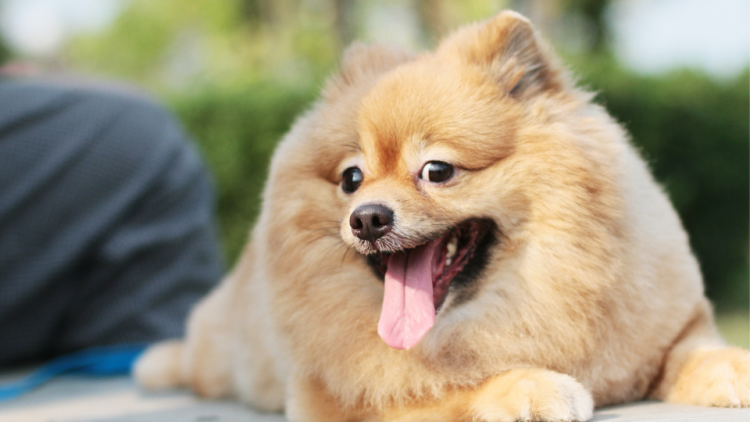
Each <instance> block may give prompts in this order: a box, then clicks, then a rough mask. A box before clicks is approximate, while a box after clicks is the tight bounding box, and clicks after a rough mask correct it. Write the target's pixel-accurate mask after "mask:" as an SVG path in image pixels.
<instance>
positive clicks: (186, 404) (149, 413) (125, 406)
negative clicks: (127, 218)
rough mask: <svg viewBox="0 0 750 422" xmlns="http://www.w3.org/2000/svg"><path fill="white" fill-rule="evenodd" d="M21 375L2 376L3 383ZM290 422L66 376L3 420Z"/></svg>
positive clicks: (643, 408)
mask: <svg viewBox="0 0 750 422" xmlns="http://www.w3.org/2000/svg"><path fill="white" fill-rule="evenodd" d="M18 375H19V374H6V375H0V383H4V382H6V381H10V380H13V379H15V378H18ZM52 421H54V422H93V421H97V422H165V421H169V422H171V421H180V422H234V421H243V422H284V421H286V419H285V418H284V417H283V416H282V415H279V414H263V413H258V412H254V411H252V410H251V409H249V408H247V407H244V406H242V405H241V404H239V403H236V402H232V401H204V400H199V399H197V398H195V397H194V396H192V395H191V394H190V393H189V392H187V391H171V392H166V393H153V392H145V391H142V390H140V389H139V388H138V387H137V386H136V385H135V384H134V383H133V381H132V380H131V379H130V378H128V377H125V376H122V377H106V378H84V377H76V376H66V377H60V378H57V379H55V380H54V381H52V382H51V383H49V384H46V385H44V386H43V387H41V388H39V389H37V390H35V391H33V392H31V393H29V394H27V395H25V396H22V397H19V398H16V399H13V400H10V401H6V402H2V403H0V422H52ZM593 421H607V422H625V421H654V422H657V421H659V422H684V421H716V422H748V421H750V409H716V408H703V407H694V406H678V405H673V404H666V403H659V402H639V403H632V404H627V405H623V406H614V407H608V408H604V409H599V410H598V411H597V412H596V414H595V416H594V419H593Z"/></svg>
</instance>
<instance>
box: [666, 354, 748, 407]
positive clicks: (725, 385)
mask: <svg viewBox="0 0 750 422" xmlns="http://www.w3.org/2000/svg"><path fill="white" fill-rule="evenodd" d="M666 399H667V401H670V402H675V403H685V404H694V405H699V406H718V407H750V352H748V351H747V350H742V349H740V348H736V347H727V348H723V349H718V350H710V351H701V352H697V353H696V354H695V355H694V356H692V357H691V358H690V359H689V360H688V361H687V362H686V363H685V365H684V367H683V368H682V369H681V370H680V374H679V376H678V378H677V381H676V383H675V386H674V388H673V389H672V391H671V392H670V393H669V395H668V396H667V398H666Z"/></svg>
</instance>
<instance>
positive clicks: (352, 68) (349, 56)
mask: <svg viewBox="0 0 750 422" xmlns="http://www.w3.org/2000/svg"><path fill="white" fill-rule="evenodd" d="M413 58H414V55H413V54H412V53H411V52H409V51H407V50H405V49H402V48H399V47H395V46H390V45H383V44H370V45H368V44H364V43H361V42H355V43H353V44H352V45H350V46H349V48H347V49H346V51H345V52H344V58H343V60H342V61H341V71H340V72H339V73H338V74H337V75H334V76H333V77H332V78H330V79H329V80H328V83H327V84H326V88H325V90H324V94H323V95H324V96H325V97H326V98H331V97H332V96H335V95H336V94H338V93H339V92H341V91H342V90H343V89H345V88H347V87H349V86H352V85H354V84H356V83H357V82H359V81H361V80H362V79H363V78H365V77H372V76H375V75H378V74H381V73H385V72H386V71H388V70H391V69H393V68H394V67H396V66H398V65H400V64H403V63H406V62H408V61H410V60H412V59H413Z"/></svg>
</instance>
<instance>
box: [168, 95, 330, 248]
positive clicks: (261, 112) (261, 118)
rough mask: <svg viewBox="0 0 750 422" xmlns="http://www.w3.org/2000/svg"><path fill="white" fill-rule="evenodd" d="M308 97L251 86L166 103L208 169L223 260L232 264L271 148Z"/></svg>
mask: <svg viewBox="0 0 750 422" xmlns="http://www.w3.org/2000/svg"><path fill="white" fill-rule="evenodd" d="M314 94H315V93H314V92H313V90H311V89H310V88H307V87H302V88H300V87H292V86H284V85H279V84H278V83H275V84H274V83H262V82H256V83H252V84H249V85H246V86H244V87H243V88H237V89H221V88H219V89H217V88H213V89H211V88H205V89H203V90H200V91H197V92H193V93H190V94H182V95H179V96H173V97H172V98H171V100H170V101H169V102H170V104H171V105H172V107H173V108H174V110H175V111H176V112H177V114H178V115H179V117H180V118H181V119H182V121H183V122H184V124H185V125H186V127H187V129H188V131H189V132H190V133H191V134H192V135H193V136H194V138H195V139H196V140H197V141H198V144H199V146H200V147H201V149H202V150H203V155H204V157H205V158H206V160H207V161H208V163H209V166H210V167H211V169H212V170H213V173H214V177H215V180H216V184H217V188H218V211H219V224H220V231H221V234H222V237H223V244H224V251H225V254H226V256H227V262H229V263H232V262H234V260H235V259H236V257H237V255H238V254H239V253H240V251H241V249H242V246H243V245H244V243H245V242H246V241H247V234H248V232H249V230H250V227H251V225H252V222H253V221H254V220H255V217H256V216H257V214H258V211H259V209H260V195H261V191H262V189H263V185H264V183H265V180H266V173H267V172H268V164H269V159H270V157H271V154H272V153H273V150H274V147H275V146H276V144H277V142H278V141H279V140H280V139H281V137H282V136H283V134H284V133H285V132H286V131H287V130H288V129H289V127H290V125H291V123H292V121H293V119H294V118H295V116H297V115H298V114H299V113H300V112H302V111H303V110H304V109H305V107H306V106H307V104H309V103H310V102H311V100H312V99H313V97H314Z"/></svg>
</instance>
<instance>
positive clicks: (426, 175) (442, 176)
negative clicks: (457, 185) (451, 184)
mask: <svg viewBox="0 0 750 422" xmlns="http://www.w3.org/2000/svg"><path fill="white" fill-rule="evenodd" d="M420 177H421V178H422V179H424V180H427V181H428V182H434V183H441V182H445V181H446V180H448V179H450V178H451V177H453V166H452V165H450V164H448V163H445V162H443V161H429V162H427V164H425V165H424V167H422V174H421V175H420Z"/></svg>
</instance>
